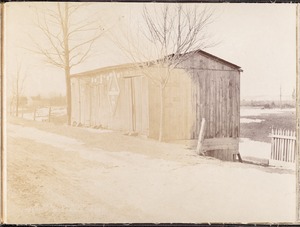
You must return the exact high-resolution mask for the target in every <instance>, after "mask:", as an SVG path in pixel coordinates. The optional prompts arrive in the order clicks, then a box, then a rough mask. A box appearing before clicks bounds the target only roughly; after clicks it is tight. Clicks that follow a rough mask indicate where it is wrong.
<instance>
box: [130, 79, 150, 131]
mask: <svg viewBox="0 0 300 227" xmlns="http://www.w3.org/2000/svg"><path fill="white" fill-rule="evenodd" d="M126 80H127V87H128V89H127V91H128V92H127V100H128V101H127V103H128V116H129V117H128V123H129V124H128V125H129V128H128V130H130V131H133V132H138V133H141V134H145V135H148V129H149V123H148V122H149V115H148V114H149V113H148V111H149V109H148V90H147V88H148V84H147V80H145V78H144V77H141V76H137V77H131V78H128V79H126Z"/></svg>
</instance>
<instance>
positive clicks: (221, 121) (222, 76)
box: [192, 70, 240, 139]
mask: <svg viewBox="0 0 300 227" xmlns="http://www.w3.org/2000/svg"><path fill="white" fill-rule="evenodd" d="M192 81H193V83H192V84H193V87H192V104H193V108H192V109H193V112H194V113H195V121H194V126H193V128H192V138H193V139H196V138H197V137H198V133H199V130H200V124H201V119H202V118H205V119H206V121H207V128H206V132H205V138H214V137H217V138H218V137H233V138H237V137H239V130H240V126H239V122H240V119H239V115H240V113H239V108H240V102H239V100H240V94H239V73H238V72H234V71H224V72H221V71H199V70H194V72H193V75H192Z"/></svg>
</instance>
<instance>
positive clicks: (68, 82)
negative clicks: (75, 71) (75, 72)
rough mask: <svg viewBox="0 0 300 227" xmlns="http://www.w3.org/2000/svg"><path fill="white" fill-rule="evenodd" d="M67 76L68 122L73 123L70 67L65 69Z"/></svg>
mask: <svg viewBox="0 0 300 227" xmlns="http://www.w3.org/2000/svg"><path fill="white" fill-rule="evenodd" d="M65 77H66V96H67V123H68V125H71V116H72V102H71V78H70V69H65Z"/></svg>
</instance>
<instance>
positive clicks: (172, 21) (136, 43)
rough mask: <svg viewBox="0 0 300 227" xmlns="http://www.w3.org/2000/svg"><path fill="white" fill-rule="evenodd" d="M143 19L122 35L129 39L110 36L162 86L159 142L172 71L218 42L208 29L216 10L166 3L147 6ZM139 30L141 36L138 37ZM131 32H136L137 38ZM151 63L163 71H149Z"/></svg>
mask: <svg viewBox="0 0 300 227" xmlns="http://www.w3.org/2000/svg"><path fill="white" fill-rule="evenodd" d="M142 18H143V24H142V25H141V26H139V28H138V31H135V32H132V31H129V32H128V33H124V34H123V36H122V37H126V38H127V42H124V40H123V41H122V40H120V39H118V38H116V37H115V36H114V35H112V36H111V37H112V39H113V41H114V42H115V43H116V44H117V45H118V46H119V47H120V48H121V50H122V51H123V53H124V54H125V55H126V56H127V57H129V59H130V60H131V61H133V62H134V63H136V66H137V68H138V69H139V70H141V71H142V72H143V74H144V75H145V76H147V77H149V78H150V79H151V80H152V81H153V83H154V84H156V85H157V86H158V87H159V90H160V123H159V141H162V140H163V131H164V114H165V113H164V112H165V111H164V110H165V104H164V102H165V101H164V100H165V88H166V85H167V83H168V81H169V78H170V76H171V75H172V70H174V69H175V68H176V67H177V66H178V65H180V64H181V63H182V62H184V61H185V60H186V59H187V58H188V57H190V56H191V55H192V54H193V51H194V50H197V49H205V48H208V47H211V46H214V45H216V43H213V41H212V40H211V39H210V37H209V35H208V33H207V31H206V28H207V26H208V25H209V24H210V23H212V22H213V13H212V11H211V10H209V9H207V8H204V9H202V10H199V8H198V7H197V6H196V5H193V6H191V5H185V6H184V5H182V4H173V5H171V4H164V5H159V7H158V8H155V7H152V8H150V7H147V6H145V7H144V9H143V13H142ZM139 32H140V33H141V34H142V35H140V36H139V35H138V34H139ZM130 34H134V36H135V38H133V37H132V36H130ZM136 37H138V39H139V40H136ZM124 43H126V44H124ZM147 47H149V49H148V50H147ZM149 65H151V66H154V67H158V68H161V69H162V72H161V73H160V74H159V75H151V74H149V71H147V70H143V69H146V68H147V66H149Z"/></svg>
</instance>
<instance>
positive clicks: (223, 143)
mask: <svg viewBox="0 0 300 227" xmlns="http://www.w3.org/2000/svg"><path fill="white" fill-rule="evenodd" d="M202 146H203V147H202V150H231V151H230V153H231V154H238V139H233V138H213V139H205V140H204V141H203V145H202ZM227 158H228V157H227Z"/></svg>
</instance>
